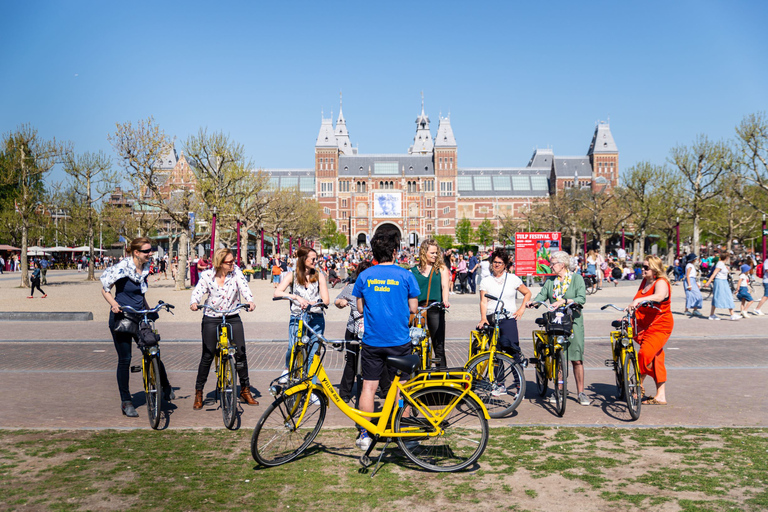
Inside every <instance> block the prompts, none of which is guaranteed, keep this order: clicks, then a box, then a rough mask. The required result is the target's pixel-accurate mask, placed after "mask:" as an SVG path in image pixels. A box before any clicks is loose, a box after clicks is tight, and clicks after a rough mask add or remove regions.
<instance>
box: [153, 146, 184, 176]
mask: <svg viewBox="0 0 768 512" xmlns="http://www.w3.org/2000/svg"><path fill="white" fill-rule="evenodd" d="M178 161H179V157H178V155H177V154H176V148H175V147H174V146H168V147H167V148H166V149H165V151H163V153H162V155H161V156H160V157H159V158H158V160H157V162H155V169H158V170H160V171H171V170H173V168H174V167H176V163H177V162H178Z"/></svg>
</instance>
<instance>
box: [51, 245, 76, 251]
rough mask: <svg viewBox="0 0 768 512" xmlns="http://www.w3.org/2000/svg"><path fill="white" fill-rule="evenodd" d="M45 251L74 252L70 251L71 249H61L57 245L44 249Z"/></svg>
mask: <svg viewBox="0 0 768 512" xmlns="http://www.w3.org/2000/svg"><path fill="white" fill-rule="evenodd" d="M46 251H48V252H72V251H74V249H72V248H71V247H61V246H58V245H57V246H56V247H48V248H47V249H46Z"/></svg>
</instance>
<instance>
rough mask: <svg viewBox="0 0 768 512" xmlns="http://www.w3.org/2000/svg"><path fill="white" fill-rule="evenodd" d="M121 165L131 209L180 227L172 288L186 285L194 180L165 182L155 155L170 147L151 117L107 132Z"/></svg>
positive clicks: (160, 155) (193, 202)
mask: <svg viewBox="0 0 768 512" xmlns="http://www.w3.org/2000/svg"><path fill="white" fill-rule="evenodd" d="M108 138H109V142H110V143H111V144H112V147H113V148H115V152H116V153H117V155H118V157H119V158H120V162H121V165H122V166H123V167H124V168H125V169H126V170H127V171H128V173H129V174H130V178H131V180H132V181H133V184H134V187H135V190H137V191H140V196H139V197H134V198H133V199H134V209H139V210H140V211H145V209H148V210H150V211H154V212H158V213H160V214H162V215H165V216H167V217H168V218H170V219H171V220H172V221H173V222H174V223H176V225H177V226H179V229H180V230H181V236H180V237H179V271H178V272H177V273H176V289H177V290H184V289H186V287H187V285H186V268H187V244H188V242H189V240H190V235H191V233H190V229H189V220H188V215H189V212H190V211H194V208H195V207H196V206H197V201H196V194H195V188H194V184H187V185H186V186H174V187H168V186H165V182H166V180H167V179H168V175H167V172H164V171H161V170H160V169H159V166H158V163H159V159H160V158H161V157H162V156H163V154H164V153H166V152H167V151H168V150H169V148H171V147H172V141H171V140H170V139H169V138H168V136H166V134H165V132H163V131H162V130H161V129H160V127H158V126H157V124H155V120H154V119H153V118H152V117H149V118H148V119H146V120H141V121H139V122H138V123H137V124H136V126H134V125H133V124H131V122H126V123H123V124H120V123H118V124H117V131H116V132H115V133H114V134H111V135H109V137H108Z"/></svg>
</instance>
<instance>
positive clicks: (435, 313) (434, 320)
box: [419, 303, 448, 368]
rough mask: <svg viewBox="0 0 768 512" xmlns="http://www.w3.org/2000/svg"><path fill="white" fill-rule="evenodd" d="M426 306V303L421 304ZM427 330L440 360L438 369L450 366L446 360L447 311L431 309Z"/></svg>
mask: <svg viewBox="0 0 768 512" xmlns="http://www.w3.org/2000/svg"><path fill="white" fill-rule="evenodd" d="M419 305H420V306H426V305H427V304H426V303H422V304H419ZM427 328H428V329H429V334H430V335H431V337H432V350H433V351H434V352H435V358H437V359H439V361H438V363H437V367H438V368H445V367H446V366H448V364H447V363H448V361H447V360H446V358H445V310H442V309H437V308H434V309H430V310H429V311H427Z"/></svg>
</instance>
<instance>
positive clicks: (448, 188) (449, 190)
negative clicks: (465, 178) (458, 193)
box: [440, 181, 453, 196]
mask: <svg viewBox="0 0 768 512" xmlns="http://www.w3.org/2000/svg"><path fill="white" fill-rule="evenodd" d="M440 195H441V196H452V195H453V182H452V181H441V182H440Z"/></svg>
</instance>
